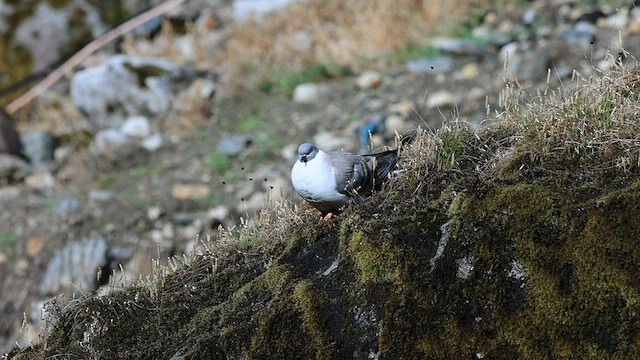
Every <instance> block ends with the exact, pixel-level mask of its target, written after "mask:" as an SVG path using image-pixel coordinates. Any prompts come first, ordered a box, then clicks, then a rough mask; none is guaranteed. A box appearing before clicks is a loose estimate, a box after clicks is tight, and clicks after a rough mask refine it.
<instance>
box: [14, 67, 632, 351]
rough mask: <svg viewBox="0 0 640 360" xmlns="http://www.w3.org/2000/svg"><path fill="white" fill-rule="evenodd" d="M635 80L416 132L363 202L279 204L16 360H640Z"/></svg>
mask: <svg viewBox="0 0 640 360" xmlns="http://www.w3.org/2000/svg"><path fill="white" fill-rule="evenodd" d="M638 84H640V70H639V68H634V69H632V70H630V71H627V72H623V73H622V75H621V76H618V77H615V76H607V77H606V78H604V79H602V82H600V83H598V82H589V83H588V84H587V85H585V86H586V87H585V88H583V89H581V91H579V92H576V93H575V94H569V95H567V96H564V95H563V96H560V97H558V98H555V99H551V100H549V101H548V102H542V103H540V104H538V105H537V107H532V108H531V109H527V111H524V112H518V111H515V112H514V111H506V112H505V114H506V115H505V116H508V117H506V118H503V119H501V120H500V119H498V120H500V121H497V122H496V124H494V126H493V127H489V128H488V129H485V130H483V131H471V130H469V129H468V128H466V127H464V126H461V125H460V124H459V123H453V125H451V126H450V125H447V126H445V127H444V128H443V129H442V130H440V131H439V132H438V133H436V134H426V133H422V132H418V134H417V135H416V137H415V139H414V141H413V143H412V144H411V145H408V146H406V147H404V148H401V149H400V162H399V169H398V170H399V171H398V172H397V173H396V174H395V175H394V176H393V177H392V178H391V180H390V181H389V182H388V184H387V185H386V187H385V188H384V189H383V190H382V191H380V192H378V193H376V194H374V196H373V197H372V198H370V199H369V200H368V201H367V202H366V203H365V204H363V205H362V206H351V207H348V208H347V209H346V210H345V211H344V212H343V213H342V214H340V215H339V216H338V218H337V219H333V220H330V221H322V220H321V219H320V217H319V214H318V213H317V211H315V209H311V208H310V207H308V206H303V207H301V208H295V207H291V206H290V205H289V204H286V203H284V204H280V205H279V207H277V208H275V209H274V208H271V209H267V210H265V211H264V212H263V213H262V215H261V216H260V217H258V220H257V222H256V226H254V227H252V228H246V229H245V230H244V231H242V232H240V233H239V234H236V235H237V236H238V238H237V239H235V240H234V239H233V237H232V236H231V237H229V236H227V237H226V238H225V237H223V239H222V240H224V241H221V242H222V244H210V249H209V251H207V252H206V253H205V254H204V255H200V256H195V257H194V258H193V259H191V261H189V262H186V263H183V264H181V265H180V266H177V267H176V268H175V269H173V270H172V271H168V272H167V273H166V274H165V273H161V274H159V275H158V276H157V278H156V279H155V280H154V281H153V282H152V283H150V284H146V285H136V286H131V287H129V288H127V289H125V290H124V291H120V292H114V293H112V294H109V295H106V296H102V297H95V296H91V297H88V298H86V299H82V300H79V301H75V302H73V303H72V304H68V305H65V306H60V307H50V308H49V309H50V316H51V317H53V319H54V320H55V321H54V323H53V325H52V326H51V327H50V328H48V329H46V330H47V331H46V334H45V336H44V339H43V342H42V343H40V344H38V345H35V346H34V347H33V348H28V349H15V350H14V351H13V352H12V353H11V354H9V356H8V357H9V358H10V359H45V358H50V357H54V356H55V357H64V358H70V359H85V358H100V357H108V358H123V359H158V358H172V359H218V358H227V359H245V358H248V359H338V358H340V359H342V358H344V359H347V358H353V359H370V358H377V359H458V358H463V359H472V358H488V359H547V358H552V359H564V358H567V359H568V358H580V359H603V358H613V359H627V358H635V357H637V354H640V331H638V329H640V320H639V316H640V308H639V307H640V282H638V279H640V246H638V245H639V242H640V162H638V159H639V158H640V125H639V124H638V122H637V121H635V120H633V121H630V120H629V119H636V118H637V114H638V113H640V102H639V101H638V100H639V98H640V95H639V94H640V91H639V90H640V88H639V87H638ZM509 89H511V90H512V89H513V87H511V88H509ZM507 105H508V104H507ZM514 108H516V109H522V107H519V106H516V107H514ZM612 109H615V111H612ZM274 214H277V216H274Z"/></svg>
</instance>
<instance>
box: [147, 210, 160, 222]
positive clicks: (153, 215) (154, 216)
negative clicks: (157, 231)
mask: <svg viewBox="0 0 640 360" xmlns="http://www.w3.org/2000/svg"><path fill="white" fill-rule="evenodd" d="M162 214H163V211H162V209H161V208H160V206H151V207H149V208H148V209H147V219H149V220H151V221H156V220H158V219H159V218H160V216H161V215H162Z"/></svg>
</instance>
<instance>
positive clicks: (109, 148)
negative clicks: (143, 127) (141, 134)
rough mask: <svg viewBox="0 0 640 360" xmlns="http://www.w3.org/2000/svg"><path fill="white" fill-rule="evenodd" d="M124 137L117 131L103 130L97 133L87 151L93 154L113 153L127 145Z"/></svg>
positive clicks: (127, 141)
mask: <svg viewBox="0 0 640 360" xmlns="http://www.w3.org/2000/svg"><path fill="white" fill-rule="evenodd" d="M128 143H129V140H127V137H126V135H125V134H124V133H123V132H122V131H120V130H118V129H105V130H101V131H98V133H96V135H95V137H94V138H93V142H92V143H91V145H90V146H89V150H90V151H91V152H92V153H93V154H105V153H115V152H116V150H118V149H119V148H121V147H122V146H123V145H125V144H128Z"/></svg>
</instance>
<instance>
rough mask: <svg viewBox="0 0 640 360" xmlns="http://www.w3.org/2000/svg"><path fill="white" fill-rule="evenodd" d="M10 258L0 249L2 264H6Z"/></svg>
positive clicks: (0, 262) (0, 261)
mask: <svg viewBox="0 0 640 360" xmlns="http://www.w3.org/2000/svg"><path fill="white" fill-rule="evenodd" d="M8 260H9V257H7V254H5V253H3V252H2V251H0V264H4V263H6V262H7V261H8Z"/></svg>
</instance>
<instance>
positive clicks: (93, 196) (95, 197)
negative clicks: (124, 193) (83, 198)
mask: <svg viewBox="0 0 640 360" xmlns="http://www.w3.org/2000/svg"><path fill="white" fill-rule="evenodd" d="M116 195H117V193H116V192H115V190H91V191H89V194H88V195H87V197H88V198H89V200H91V201H96V202H104V201H109V200H112V199H114V198H115V197H116Z"/></svg>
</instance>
